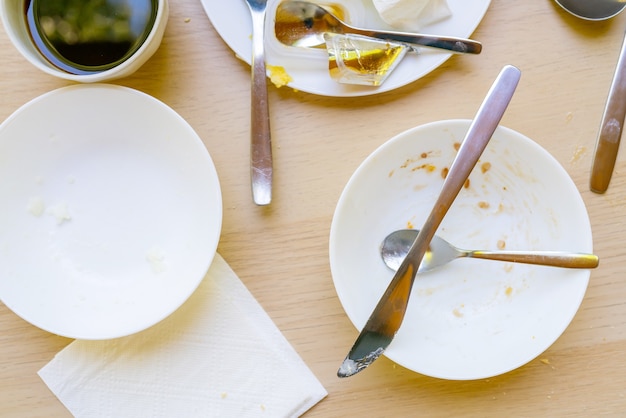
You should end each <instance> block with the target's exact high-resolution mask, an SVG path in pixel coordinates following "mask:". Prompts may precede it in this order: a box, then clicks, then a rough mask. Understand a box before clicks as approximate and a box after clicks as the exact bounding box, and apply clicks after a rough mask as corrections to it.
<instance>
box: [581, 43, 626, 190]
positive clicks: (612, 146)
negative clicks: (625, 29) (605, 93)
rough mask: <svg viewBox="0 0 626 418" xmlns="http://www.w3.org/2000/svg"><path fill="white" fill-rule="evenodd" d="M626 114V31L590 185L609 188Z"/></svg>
mask: <svg viewBox="0 0 626 418" xmlns="http://www.w3.org/2000/svg"><path fill="white" fill-rule="evenodd" d="M625 116H626V35H625V38H624V41H623V43H622V49H621V51H620V54H619V59H618V61H617V67H616V69H615V74H614V75H613V81H612V83H611V89H610V90H609V97H608V99H607V103H606V107H605V109H604V115H603V116H602V123H601V124H600V132H599V134H598V139H597V142H596V150H595V156H594V159H593V165H592V167H591V179H590V182H589V188H590V189H591V191H592V192H595V193H604V192H606V190H607V189H608V188H609V182H610V181H611V177H612V175H613V168H614V167H615V160H616V159H617V151H618V149H619V143H620V139H621V137H622V129H623V127H624V119H625Z"/></svg>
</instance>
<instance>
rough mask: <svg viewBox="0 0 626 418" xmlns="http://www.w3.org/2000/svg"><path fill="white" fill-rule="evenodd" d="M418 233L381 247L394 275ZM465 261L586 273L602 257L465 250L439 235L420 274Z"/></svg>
mask: <svg viewBox="0 0 626 418" xmlns="http://www.w3.org/2000/svg"><path fill="white" fill-rule="evenodd" d="M418 233H419V230H417V229H399V230H397V231H394V232H392V233H391V234H389V235H387V237H386V238H385V239H384V240H383V242H382V244H381V246H380V255H381V257H382V258H383V261H384V262H385V264H386V265H387V267H389V268H390V269H392V270H394V271H395V270H397V269H398V268H399V267H400V264H401V263H402V260H404V257H406V254H407V253H408V251H409V248H411V245H412V244H413V241H415V238H416V237H417V234H418ZM462 257H471V258H482V259H486V260H497V261H510V262H515V263H524V264H538V265H543V266H553V267H565V268H582V269H589V268H595V267H597V266H598V263H599V259H598V256H596V255H594V254H585V253H567V252H560V251H531V252H528V251H527V252H522V251H487V250H474V251H469V250H462V249H459V248H456V247H455V246H453V245H452V244H450V243H449V242H447V241H446V240H444V239H443V238H441V237H439V236H437V235H435V236H434V237H433V239H432V241H431V242H430V247H429V249H428V251H427V252H426V254H425V255H424V258H423V259H422V263H421V264H420V266H419V270H418V271H419V272H420V273H423V272H425V271H430V270H434V269H436V268H438V267H441V266H443V265H444V264H446V263H449V262H450V261H452V260H454V259H456V258H462Z"/></svg>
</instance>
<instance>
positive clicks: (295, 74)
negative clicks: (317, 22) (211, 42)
mask: <svg viewBox="0 0 626 418" xmlns="http://www.w3.org/2000/svg"><path fill="white" fill-rule="evenodd" d="M201 1H202V5H203V6H204V10H205V11H206V13H207V15H208V16H209V19H210V20H211V23H212V24H213V27H215V30H216V31H217V32H218V33H219V35H220V36H221V37H222V39H223V40H224V41H225V42H226V44H228V46H229V47H230V48H231V49H232V50H233V51H234V52H235V54H236V55H237V56H238V57H239V58H240V59H243V60H244V61H245V62H247V63H248V64H250V60H251V57H252V43H251V39H252V38H251V35H252V19H251V17H250V11H249V10H248V6H247V5H246V2H245V1H244V0H232V1H224V0H201ZM278 3H280V0H268V5H267V15H266V31H265V39H266V42H265V44H266V46H265V49H266V51H265V53H266V62H267V64H269V65H274V66H282V67H284V68H285V71H286V72H287V74H289V76H291V77H292V78H293V81H292V82H290V83H289V86H290V87H292V88H294V89H296V90H300V91H305V92H308V93H314V94H318V95H322V96H336V97H344V96H345V97H348V96H366V95H370V94H377V93H382V92H385V91H389V90H393V89H396V88H398V87H402V86H404V85H406V84H408V83H411V82H413V81H415V80H417V79H419V78H421V77H423V76H425V75H426V74H428V73H430V72H431V71H433V70H434V69H436V68H437V67H439V66H440V65H441V64H443V63H444V62H445V61H446V60H447V59H448V58H450V56H451V54H450V53H448V52H445V51H439V50H435V49H429V48H421V49H420V54H419V55H417V54H414V53H409V54H407V55H406V56H405V58H404V59H403V61H402V62H401V63H400V65H398V67H397V68H396V69H395V70H394V71H393V73H392V74H391V75H390V76H389V78H388V79H387V80H386V81H385V82H384V83H383V84H382V85H381V86H378V87H371V86H358V85H347V84H340V83H338V82H336V81H335V80H333V79H331V78H330V75H329V73H328V54H327V52H326V49H324V48H321V49H305V48H294V47H287V46H285V45H283V44H281V43H280V42H279V41H278V40H277V39H276V36H275V35H274V17H275V15H276V7H277V6H278ZM330 3H332V4H337V5H340V6H343V8H344V9H345V10H346V12H347V16H348V18H346V22H347V23H350V24H352V25H354V26H360V27H364V28H371V29H389V30H393V28H391V27H390V26H389V25H387V24H386V23H385V22H383V21H382V20H381V19H380V16H379V15H378V13H377V12H376V9H375V8H374V5H373V3H372V2H371V1H369V0H368V1H362V0H333V1H332V2H330ZM490 3H491V0H473V1H467V0H448V6H449V7H450V10H451V11H452V16H450V17H448V18H446V19H443V20H441V21H439V22H436V23H434V24H431V25H428V26H425V27H424V28H422V30H421V32H423V33H428V34H433V35H445V36H457V37H462V38H469V37H470V35H471V34H472V33H473V32H474V30H475V29H476V27H477V26H478V24H479V23H480V21H481V20H482V18H483V16H484V15H485V13H486V11H487V8H488V7H489V4H490ZM476 40H477V41H480V39H476ZM463 59H467V60H480V59H481V57H480V55H467V56H464V57H463Z"/></svg>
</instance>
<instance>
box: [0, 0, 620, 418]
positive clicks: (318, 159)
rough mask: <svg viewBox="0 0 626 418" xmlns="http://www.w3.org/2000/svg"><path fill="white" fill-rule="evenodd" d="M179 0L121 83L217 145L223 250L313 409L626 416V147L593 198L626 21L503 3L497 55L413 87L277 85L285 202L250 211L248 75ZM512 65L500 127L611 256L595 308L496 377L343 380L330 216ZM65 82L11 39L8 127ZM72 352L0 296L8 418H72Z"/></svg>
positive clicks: (452, 64)
mask: <svg viewBox="0 0 626 418" xmlns="http://www.w3.org/2000/svg"><path fill="white" fill-rule="evenodd" d="M233 1H236V0H233ZM170 3H171V15H170V20H169V23H168V27H167V30H166V33H165V38H164V40H163V44H162V46H161V48H160V49H159V50H158V52H157V53H156V54H155V56H154V57H153V58H152V59H151V60H150V61H148V62H147V63H146V64H145V65H144V66H143V67H142V68H141V69H140V70H139V71H138V72H137V73H136V74H135V75H133V76H131V77H129V78H126V79H123V80H121V81H118V82H116V83H117V84H121V85H125V86H129V87H133V88H136V89H139V90H142V91H144V92H146V93H148V94H151V95H153V96H155V97H156V98H158V99H160V100H162V101H163V102H165V103H167V104H168V105H169V106H171V107H172V108H173V109H175V110H176V111H177V112H179V113H180V114H181V115H182V116H183V117H184V118H185V119H186V120H187V121H188V122H189V123H190V124H191V125H192V126H193V127H194V128H195V130H196V131H197V132H198V134H199V135H200V136H201V137H202V139H203V141H204V142H205V144H206V147H207V149H208V150H209V152H210V153H211V156H212V157H213V159H214V161H215V164H216V167H217V170H218V173H219V176H220V181H221V185H222V190H223V198H224V222H223V233H222V237H221V241H220V244H219V251H220V253H221V254H222V255H223V256H224V258H225V259H226V260H227V262H228V263H229V264H230V265H231V266H232V268H233V269H234V270H235V271H236V272H237V274H238V275H239V277H240V278H241V279H242V280H243V281H244V283H245V284H246V285H247V287H248V288H249V289H250V290H251V291H252V293H253V294H254V295H255V296H256V297H257V299H258V300H259V302H260V303H261V304H262V305H263V307H264V308H265V310H266V311H267V312H268V313H269V314H270V316H271V317H272V318H273V320H274V321H275V322H276V324H277V325H278V327H279V328H280V329H281V330H282V331H283V333H284V334H285V336H286V337H287V338H288V340H289V341H290V342H291V343H292V344H293V346H294V347H295V349H296V350H297V351H298V353H299V354H300V355H301V356H302V357H303V359H304V360H305V362H306V363H307V364H308V365H309V367H310V368H311V369H312V370H313V372H314V373H315V374H316V375H317V377H318V378H319V379H320V380H321V382H322V384H323V385H324V386H325V387H326V388H327V390H328V392H329V395H328V397H327V398H326V399H325V400H323V401H322V402H321V403H319V404H318V405H317V406H316V407H314V408H313V409H312V410H311V411H310V412H309V413H308V414H307V416H309V417H336V416H368V417H404V416H427V417H449V416H468V417H503V416H507V417H509V416H510V417H513V416H519V417H531V416H533V417H534V416H551V417H558V416H585V417H587V416H615V417H619V416H624V415H625V414H626V275H625V274H624V273H625V271H626V251H625V250H624V240H623V236H624V232H625V230H626V225H625V222H626V208H625V204H626V153H624V152H622V153H620V155H619V156H618V160H617V165H616V172H615V175H614V177H613V180H612V183H611V186H610V188H609V190H608V192H607V193H606V194H605V195H597V194H593V193H591V192H590V191H589V188H588V182H589V171H590V166H591V157H592V153H593V149H594V145H595V139H596V134H597V131H598V127H599V123H600V119H601V116H602V111H603V108H604V103H605V100H606V96H607V93H608V89H609V86H610V82H611V78H612V73H613V69H614V66H615V63H616V62H617V56H618V52H619V48H620V45H621V42H622V39H623V33H624V28H625V27H626V21H625V19H626V14H625V15H621V16H618V17H616V18H614V19H612V20H610V21H606V22H595V23H594V22H586V21H581V20H578V19H576V18H574V17H572V16H569V15H567V14H566V13H565V12H563V11H562V10H561V9H560V8H558V7H556V6H555V5H554V3H553V2H552V1H549V0H537V1H533V2H525V1H512V0H493V1H492V4H491V6H490V8H489V10H488V12H487V15H486V16H485V18H484V20H483V21H482V22H481V24H480V25H479V27H478V29H477V30H476V32H475V33H474V34H473V36H472V37H473V38H475V39H477V40H480V41H481V42H482V43H483V46H484V49H483V53H482V54H481V55H479V56H454V57H452V58H451V59H450V60H448V61H447V62H446V63H445V64H444V65H443V66H441V67H440V68H439V69H437V70H435V71H433V72H432V73H431V74H429V75H427V76H425V77H424V78H422V79H420V80H418V81H416V82H414V83H412V84H410V85H408V86H406V87H403V88H400V89H398V90H395V91H392V92H388V93H384V94H381V95H379V96H371V97H362V98H327V97H319V96H314V95H310V94H307V93H302V92H294V91H292V90H291V89H289V88H281V89H276V88H275V87H273V86H271V87H270V91H269V99H270V106H271V114H272V128H273V141H274V159H275V180H274V181H275V184H274V201H273V203H272V205H271V206H270V207H265V208H260V207H257V206H255V205H254V204H253V203H252V200H251V194H250V185H249V176H248V173H249V171H248V170H249V166H248V164H249V97H250V83H249V73H250V70H249V66H248V65H246V64H245V63H243V62H242V61H240V60H239V59H237V58H236V57H235V56H234V54H233V52H232V51H231V50H230V49H229V48H228V47H227V46H226V44H225V43H224V42H223V41H222V40H221V39H220V37H219V36H218V35H217V33H216V32H215V30H214V29H213V27H212V26H211V23H210V22H209V20H208V19H207V17H206V15H205V14H204V11H203V9H202V7H201V4H200V2H199V1H198V0H178V1H171V2H170ZM505 64H513V65H515V66H517V67H519V68H520V69H521V70H522V79H521V82H520V85H519V87H518V90H517V92H516V95H515V97H514V98H513V101H512V103H511V105H510V107H509V109H508V111H507V113H506V115H505V117H504V119H503V122H502V124H503V125H505V126H508V127H509V128H512V129H515V130H517V131H519V132H521V133H523V134H525V135H527V136H528V137H530V138H532V139H534V140H535V141H536V142H538V143H539V144H540V145H542V146H543V147H544V148H546V149H547V150H548V151H549V152H550V153H552V155H554V157H555V158H556V159H557V160H558V161H559V162H560V163H561V164H562V165H563V167H564V168H565V169H566V170H567V171H568V173H569V174H570V175H571V177H572V178H573V180H574V182H575V183H576V185H577V187H578V189H579V191H580V193H581V195H582V197H583V199H584V201H585V203H586V205H587V208H588V211H589V215H590V218H591V223H592V227H593V232H594V250H595V252H596V253H597V254H598V255H599V256H600V259H601V264H600V267H599V268H598V269H596V270H594V271H593V273H592V275H591V281H590V285H589V289H588V291H587V294H586V297H585V300H584V301H583V304H582V307H581V309H580V311H579V312H578V314H577V315H576V317H575V318H574V320H573V322H572V324H571V325H570V327H569V328H568V329H567V330H566V332H565V333H564V334H563V335H562V336H561V338H560V339H559V340H558V341H557V342H556V343H555V344H554V345H553V346H552V347H551V348H550V349H548V350H547V351H546V352H545V353H543V354H542V355H541V356H540V358H538V359H536V360H533V361H532V362H530V363H529V364H527V365H525V366H523V367H521V368H519V369H517V370H515V371H513V372H510V373H507V374H505V375H502V376H498V377H495V378H491V379H482V380H478V381H467V382H455V381H445V380H438V379H433V378H429V377H425V376H422V375H419V374H416V373H414V372H411V371H408V370H405V369H403V368H402V367H400V366H396V365H394V364H393V363H392V362H391V361H389V360H388V359H386V358H382V359H380V360H379V361H377V362H376V363H375V364H374V365H372V366H371V367H370V369H368V370H367V372H365V373H361V374H359V375H357V376H355V377H353V378H350V379H347V380H340V379H338V378H337V377H336V375H335V373H336V370H337V368H338V366H339V364H340V362H341V360H343V357H344V356H345V354H346V352H347V350H348V348H349V347H350V346H351V344H352V342H353V340H354V338H355V337H356V335H357V330H355V329H354V327H353V326H352V325H351V323H350V321H349V320H348V318H347V317H346V315H345V314H344V312H343V310H342V308H341V305H340V303H339V300H338V298H337V296H336V294H335V291H334V288H333V284H332V278H331V274H330V268H329V262H328V236H329V229H330V223H331V219H332V215H333V211H334V209H335V205H336V203H337V200H338V198H339V195H340V194H341V191H342V189H343V187H344V186H345V184H346V182H347V181H348V179H349V177H350V176H351V174H352V173H353V171H354V170H355V169H356V167H357V166H358V165H359V164H360V163H361V161H362V160H363V159H364V158H365V157H366V156H367V155H368V154H369V153H371V152H372V151H373V150H374V149H375V148H377V147H378V146H379V145H380V144H382V143H383V142H385V141H386V140H387V139H389V138H390V137H392V136H394V135H396V134H398V133H400V132H402V131H404V130H406V129H408V128H411V127H413V126H416V125H420V124H423V123H426V122H431V121H434V120H440V119H451V118H471V117H473V116H474V113H475V111H476V109H477V106H478V105H479V104H480V102H481V101H482V99H483V97H484V95H485V93H486V91H487V89H488V88H489V86H490V85H491V83H492V81H493V79H494V78H495V76H496V75H497V74H498V72H499V71H500V69H501V68H502V66H503V65H505ZM68 84H70V83H69V82H65V81H62V80H58V79H55V78H52V77H50V76H48V75H46V74H43V73H41V72H40V71H39V70H37V69H35V68H34V67H32V66H31V65H30V64H29V63H27V62H26V61H25V60H24V59H23V58H22V57H21V55H19V54H18V52H17V51H16V50H15V48H14V47H13V46H12V45H11V44H10V42H9V40H8V38H7V36H6V34H5V32H4V31H3V30H0V92H1V97H2V99H1V100H0V120H4V119H5V118H7V117H8V116H9V115H10V114H11V113H12V112H13V111H15V110H16V109H17V108H18V107H19V106H21V105H23V104H24V103H26V102H28V101H29V100H31V99H33V98H35V97H37V96H38V95H40V94H43V93H45V92H47V91H50V90H52V89H55V88H58V87H62V86H65V85H68ZM381 121H384V123H380V122H381ZM1 207H2V206H1V205H0V208H1ZM572 227H573V228H575V227H576V225H572ZM33 261H34V262H35V261H36V260H33ZM68 343H70V340H68V339H65V338H61V337H57V336H54V335H50V334H48V333H46V332H44V331H40V330H38V329H36V328H34V327H33V326H31V325H29V324H28V323H26V322H24V321H23V320H22V319H20V318H18V317H17V316H15V315H14V314H13V313H12V312H11V311H9V310H8V309H7V308H6V307H5V306H4V305H2V304H0V416H2V417H64V416H69V413H68V412H67V410H65V408H64V407H63V406H62V405H61V404H60V402H59V401H58V400H57V399H56V398H55V397H54V396H53V395H52V394H51V393H50V392H49V390H48V389H47V387H46V386H45V385H44V383H43V382H42V381H41V380H40V379H39V377H38V376H37V371H38V370H39V369H40V368H41V367H42V366H43V365H44V364H46V363H47V362H48V361H49V360H50V359H52V357H53V356H54V355H55V353H56V352H58V351H59V350H60V349H61V348H62V347H64V346H65V345H67V344H68Z"/></svg>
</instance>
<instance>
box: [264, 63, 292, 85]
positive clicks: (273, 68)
mask: <svg viewBox="0 0 626 418" xmlns="http://www.w3.org/2000/svg"><path fill="white" fill-rule="evenodd" d="M267 69H268V71H269V72H270V81H271V82H272V83H273V84H274V85H275V86H276V87H277V88H281V87H283V86H286V85H287V84H289V83H290V82H292V81H293V78H291V76H290V75H289V74H287V71H285V67H282V66H280V65H270V64H267Z"/></svg>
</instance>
